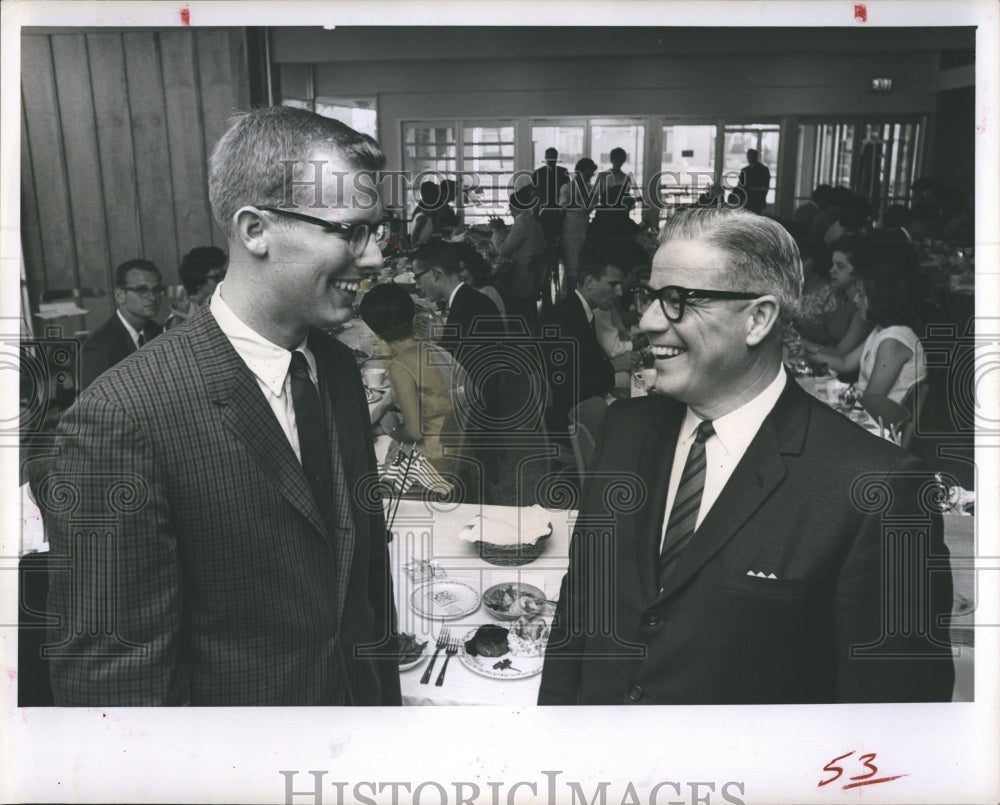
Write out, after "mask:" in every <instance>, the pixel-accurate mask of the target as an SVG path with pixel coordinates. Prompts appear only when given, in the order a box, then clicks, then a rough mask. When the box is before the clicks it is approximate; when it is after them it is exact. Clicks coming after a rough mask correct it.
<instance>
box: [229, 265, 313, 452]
mask: <svg viewBox="0 0 1000 805" xmlns="http://www.w3.org/2000/svg"><path fill="white" fill-rule="evenodd" d="M224 284H225V283H221V284H220V285H219V287H218V288H217V289H216V292H215V293H214V294H212V300H211V302H209V310H211V312H212V315H213V316H215V321H216V322H217V323H218V325H219V329H220V330H222V332H223V333H225V335H226V338H228V339H229V343H231V344H232V345H233V349H235V350H236V353H237V354H238V355H239V356H240V357H241V358H242V359H243V362H244V363H245V364H246V365H247V367H248V368H249V369H250V371H251V372H253V375H254V378H255V379H256V380H257V385H258V386H259V387H260V390H261V392H262V393H263V394H264V398H265V399H266V400H267V404H268V405H269V406H271V410H272V411H273V412H274V416H275V417H276V418H277V420H278V424H279V425H280V426H281V430H282V431H284V434H285V438H287V439H288V443H289V444H290V445H291V446H292V450H294V451H295V456H296V457H297V458H298V460H299V463H302V453H301V451H300V450H299V434H298V430H297V429H296V427H295V406H294V405H293V404H292V382H291V375H290V373H289V371H288V367H289V366H291V363H292V353H291V352H290V351H289V350H287V349H285V348H284V347H279V346H278V345H277V344H274V343H272V342H270V341H268V340H267V339H266V338H264V336H262V335H260V334H259V333H257V332H256V331H255V330H253V329H251V328H250V327H249V326H248V325H247V324H245V323H244V322H243V321H242V320H241V319H240V318H239V317H238V316H237V315H236V314H235V313H233V309H232V308H231V307H229V305H227V304H226V300H225V299H223V298H222V293H223V291H222V288H223V285H224ZM295 351H296V352H301V353H302V354H303V355H305V356H306V362H307V363H308V364H309V379H310V380H312V382H313V383H314V384H316V385H317V387H318V385H319V384H318V380H317V377H318V375H317V374H316V358H315V357H314V356H313V354H312V352H310V351H309V348H308V347H307V346H306V340H305V339H303V341H302V343H301V344H299V345H298V346H297V347H296V348H295Z"/></svg>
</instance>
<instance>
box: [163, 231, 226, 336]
mask: <svg viewBox="0 0 1000 805" xmlns="http://www.w3.org/2000/svg"><path fill="white" fill-rule="evenodd" d="M227 265H229V256H228V255H227V254H226V253H225V252H224V251H222V249H220V248H219V247H218V246H195V248H193V249H192V250H191V251H189V252H188V253H187V254H185V255H184V259H183V260H181V268H180V275H181V284H183V286H184V295H183V296H182V297H180V298H179V299H177V300H175V301H174V302H173V304H171V306H170V315H169V316H167V320H166V321H165V322H164V323H163V329H164V330H170V329H172V328H174V327H176V326H177V325H178V324H180V323H181V322H183V321H186V320H187V319H188V318H189V317H190V316H191V315H192V314H193V313H194V312H195V311H196V310H198V308H199V307H201V305H202V304H203V303H204V302H205V300H206V299H208V298H209V297H211V295H212V294H213V293H215V288H216V286H217V285H218V284H219V283H220V282H222V280H224V279H225V278H226V266H227Z"/></svg>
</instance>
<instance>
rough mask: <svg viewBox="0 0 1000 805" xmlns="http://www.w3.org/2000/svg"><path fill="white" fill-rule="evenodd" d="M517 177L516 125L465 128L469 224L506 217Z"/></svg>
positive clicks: (464, 185)
mask: <svg viewBox="0 0 1000 805" xmlns="http://www.w3.org/2000/svg"><path fill="white" fill-rule="evenodd" d="M513 173H514V126H513V124H510V125H504V124H494V125H484V124H482V123H475V124H473V123H467V124H465V125H463V127H462V198H461V201H460V203H461V205H462V207H463V208H464V211H465V215H464V220H465V223H466V224H481V223H485V222H486V219H487V216H489V215H497V214H504V213H505V212H506V210H507V206H508V197H509V196H510V189H511V181H512V178H513Z"/></svg>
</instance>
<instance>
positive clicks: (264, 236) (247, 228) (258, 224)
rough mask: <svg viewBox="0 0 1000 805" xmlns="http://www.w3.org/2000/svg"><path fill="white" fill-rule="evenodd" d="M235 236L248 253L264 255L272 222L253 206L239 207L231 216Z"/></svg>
mask: <svg viewBox="0 0 1000 805" xmlns="http://www.w3.org/2000/svg"><path fill="white" fill-rule="evenodd" d="M233 226H234V228H235V230H236V236H237V237H238V238H239V240H240V242H241V243H242V244H243V248H245V249H246V250H247V251H248V252H250V254H252V255H254V256H255V257H266V256H267V254H268V249H269V247H270V238H271V235H272V233H273V232H274V224H273V223H272V222H271V221H268V220H267V219H266V218H265V217H264V216H263V215H262V214H261V212H260V210H258V209H256V208H255V207H241V208H240V209H238V210H237V211H236V214H235V215H234V216H233Z"/></svg>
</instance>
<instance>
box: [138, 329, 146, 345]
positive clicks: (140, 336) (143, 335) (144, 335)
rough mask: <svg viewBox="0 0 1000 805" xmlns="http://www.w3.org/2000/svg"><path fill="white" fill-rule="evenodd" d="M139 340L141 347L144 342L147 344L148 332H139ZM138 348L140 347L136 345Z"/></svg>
mask: <svg viewBox="0 0 1000 805" xmlns="http://www.w3.org/2000/svg"><path fill="white" fill-rule="evenodd" d="M138 342H139V346H140V347H141V346H142V345H143V344H145V343H146V334H145V333H139V339H138ZM136 349H138V347H136Z"/></svg>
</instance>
